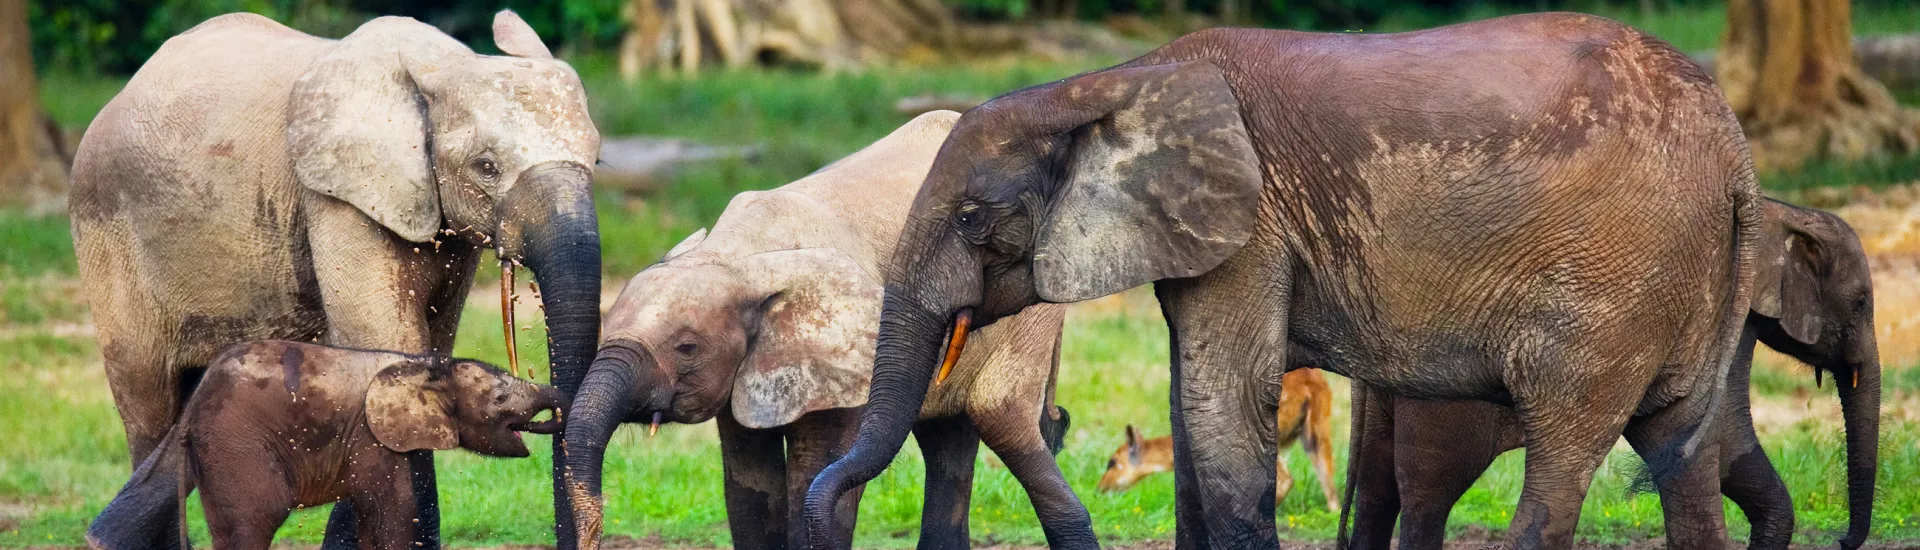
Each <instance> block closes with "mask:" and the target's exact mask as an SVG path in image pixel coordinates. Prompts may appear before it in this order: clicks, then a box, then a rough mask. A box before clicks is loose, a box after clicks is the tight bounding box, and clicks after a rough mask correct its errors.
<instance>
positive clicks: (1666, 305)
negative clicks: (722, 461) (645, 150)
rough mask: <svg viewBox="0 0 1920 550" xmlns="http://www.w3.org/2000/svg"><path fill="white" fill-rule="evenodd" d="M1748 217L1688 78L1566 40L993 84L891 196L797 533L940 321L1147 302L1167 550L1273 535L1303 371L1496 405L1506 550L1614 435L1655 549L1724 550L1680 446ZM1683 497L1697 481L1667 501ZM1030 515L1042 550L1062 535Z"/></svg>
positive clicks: (1728, 312) (1717, 114)
mask: <svg viewBox="0 0 1920 550" xmlns="http://www.w3.org/2000/svg"><path fill="white" fill-rule="evenodd" d="M1759 210H1760V206H1759V193H1758V190H1757V188H1756V186H1755V183H1754V180H1753V175H1752V161H1751V158H1750V156H1749V155H1748V153H1747V149H1746V145H1745V140H1744V137H1743V136H1742V134H1741V131H1740V126H1739V123H1738V121H1737V120H1735V119H1734V118H1733V116H1732V114H1731V112H1729V110H1728V109H1727V106H1726V104H1725V101H1724V100H1723V99H1722V98H1721V95H1720V92H1719V91H1718V90H1717V89H1716V88H1715V86H1714V85H1713V83H1712V81H1711V79H1710V78H1709V77H1708V75H1707V74H1706V73H1705V72H1704V71H1702V70H1701V69H1700V68H1699V67H1698V66H1696V65H1694V64H1693V63H1692V62H1691V61H1689V60H1688V59H1687V58H1686V56H1685V55H1683V54H1681V53H1680V52H1677V51H1675V50H1674V49H1673V48H1672V47H1670V46H1668V45H1666V44H1664V43H1662V42H1660V41H1658V40H1657V39H1654V38H1652V37H1650V36H1647V35H1645V34H1644V33H1640V32H1638V31H1635V30H1633V29H1631V28H1628V27H1625V26H1623V25H1620V24H1618V23H1614V22H1611V21H1607V20H1605V19H1601V18H1597V17H1593V16H1587V15H1579V14H1536V15H1523V16H1513V17H1503V18H1498V19H1491V20H1487V21H1481V22H1475V23H1467V24H1461V25H1454V26H1449V27H1443V28H1439V29H1433V30H1427V31H1418V32H1409V33H1399V34H1377V35H1369V34H1313V33H1297V32H1288V31H1269V30H1247V29H1215V30H1208V31H1202V32H1198V33H1194V34H1190V35H1187V36H1185V37H1182V38H1180V39H1177V40H1175V41H1174V42H1172V43H1170V44H1168V45H1166V46H1164V47H1162V48H1160V49H1158V50H1155V51H1154V52H1152V53H1149V54H1147V55H1146V56H1143V57H1141V58H1139V59H1136V60H1134V61H1131V62H1128V63H1126V64H1123V65H1120V66H1117V67H1114V68H1110V69H1104V70H1099V71H1092V72H1089V73H1085V74H1082V75H1079V76H1075V77H1072V78H1068V79H1065V80H1062V81H1059V82H1055V83H1050V84H1044V85H1040V86H1036V87H1033V88H1029V89H1026V90H1022V91H1018V92H1014V93H1011V94H1008V95H1005V96H1002V97H1000V98H997V99H995V100H993V101H989V102H987V103H986V104H983V105H982V106H980V107H978V108H976V109H974V110H972V111H969V112H968V113H967V114H966V115H964V116H963V117H962V118H961V120H960V121H959V122H958V123H956V125H955V128H954V131H953V134H952V136H951V137H949V138H948V141H947V143H946V144H945V145H944V146H943V148H942V152H941V154H940V156H939V157H938V158H937V159H936V160H935V161H934V164H933V167H932V168H931V170H930V172H929V175H928V178H927V182H926V184H925V185H924V186H923V187H922V188H921V191H920V196H918V197H916V199H915V203H914V206H913V209H912V214H911V215H910V216H909V218H908V222H907V227H906V230H905V231H904V232H903V233H902V237H901V241H900V244H899V245H897V246H896V247H895V251H896V255H895V258H894V260H893V261H892V262H891V265H892V267H893V270H892V271H889V272H888V273H887V279H886V281H887V282H886V294H885V298H884V305H883V310H882V313H881V316H880V333H879V338H878V343H877V345H876V352H875V367H874V379H873V391H872V394H871V399H870V400H869V402H868V404H867V411H866V414H865V416H864V418H863V419H862V426H861V434H860V438H859V440H858V441H857V442H856V443H855V445H854V448H853V450H852V451H851V452H849V454H848V456H847V458H846V459H843V460H842V461H840V462H838V463H835V464H834V465H833V466H830V467H829V468H828V469H827V470H825V471H823V472H822V473H821V475H820V476H819V478H818V479H817V480H816V481H815V482H814V486H813V487H812V488H811V490H810V494H809V497H808V509H807V515H808V518H809V521H810V526H811V527H812V528H814V529H822V530H823V529H825V528H826V525H827V524H826V523H825V522H826V520H827V519H828V516H827V513H826V510H825V508H826V506H827V504H828V503H830V502H832V501H833V500H834V499H836V498H837V496H838V495H839V494H841V492H843V491H846V490H848V489H851V488H853V487H855V486H857V485H859V484H861V483H864V482H866V481H867V480H870V479H872V478H873V477H874V476H875V475H877V474H879V473H880V471H881V470H883V469H884V468H885V466H886V464H887V463H888V462H889V461H891V460H892V458H893V457H894V455H895V454H896V453H897V452H898V450H899V448H900V446H901V444H902V443H903V442H904V440H905V438H906V436H907V435H908V432H909V431H910V430H911V424H910V423H908V422H905V421H904V420H903V419H904V418H907V415H904V414H903V413H904V412H905V411H911V410H917V409H919V408H920V406H921V404H922V403H923V401H924V400H925V399H926V392H925V390H924V388H925V387H926V385H927V382H928V380H929V379H931V378H932V377H933V372H932V371H933V370H934V369H935V368H936V367H937V366H938V365H939V364H940V361H941V354H942V350H943V348H942V345H943V342H945V340H946V336H947V334H948V332H950V327H951V326H953V323H954V322H955V321H954V320H955V319H956V318H957V315H958V314H959V313H960V312H962V311H969V310H970V311H972V312H973V314H972V315H973V319H974V320H975V321H977V322H979V323H992V322H993V321H994V320H995V319H996V318H997V317H998V316H1001V315H1007V314H1010V313H1013V312H1017V311H1020V310H1021V309H1022V308H1024V307H1026V306H1029V305H1032V304H1035V303H1040V302H1068V301H1076V300H1082V299H1087V298H1092V297H1096V296H1101V295H1105V294H1110V293H1113V292H1118V291H1120V290H1124V289H1126V288H1130V287H1133V286H1137V285H1140V284H1143V283H1148V282H1152V283H1154V291H1155V294H1156V296H1157V297H1158V298H1159V299H1160V302H1161V306H1162V311H1163V313H1164V316H1165V318H1166V319H1167V323H1168V327H1169V329H1170V330H1169V332H1170V334H1171V339H1172V343H1171V356H1172V371H1173V372H1172V374H1173V378H1174V385H1173V388H1172V391H1171V405H1172V406H1171V409H1172V426H1173V431H1174V433H1173V442H1174V451H1175V454H1176V456H1177V457H1178V458H1177V459H1176V460H1175V466H1176V471H1175V484H1176V499H1177V503H1176V510H1177V512H1176V514H1177V521H1178V527H1179V531H1178V533H1177V537H1176V544H1177V545H1178V546H1180V547H1182V548H1203V547H1212V546H1221V547H1229V548H1259V547H1272V546H1274V545H1276V544H1277V540H1276V536H1275V532H1274V528H1273V500H1272V498H1273V489H1274V485H1273V484H1274V480H1273V478H1272V477H1271V474H1270V473H1269V472H1271V471H1272V470H1271V464H1272V463H1273V459H1274V449H1273V441H1274V434H1273V426H1272V425H1271V424H1270V422H1271V420H1270V419H1271V418H1272V413H1271V411H1272V409H1271V407H1273V406H1274V403H1275V401H1276V396H1275V395H1274V394H1275V393H1276V392H1275V391H1274V389H1275V388H1276V387H1278V381H1279V378H1280V376H1281V374H1282V372H1284V371H1285V370H1286V369H1287V368H1297V367H1305V366H1312V367H1319V368H1323V369H1326V370H1330V371H1333V372H1336V373H1339V374H1343V375H1347V376H1349V377H1351V378H1354V379H1357V380H1361V381H1363V382H1365V383H1367V384H1371V385H1378V386H1380V387H1384V388H1388V389H1390V390H1393V391H1396V392H1400V393H1403V394H1406V395H1409V396H1413V397H1421V398H1436V399H1481V400H1488V401H1494V402H1501V403H1511V404H1515V405H1517V407H1518V409H1519V410H1520V411H1522V415H1521V416H1522V421H1523V423H1524V425H1525V426H1526V432H1527V435H1528V438H1529V440H1530V441H1534V442H1536V443H1539V445H1538V447H1539V449H1540V451H1538V452H1532V453H1528V455H1527V460H1528V464H1527V479H1526V488H1525V490H1524V495H1523V498H1522V502H1521V504H1520V506H1519V507H1518V508H1517V510H1516V513H1515V516H1514V521H1513V524H1512V526H1511V528H1510V529H1509V530H1508V533H1509V535H1510V536H1511V537H1512V539H1513V540H1512V542H1513V544H1515V545H1517V546H1520V547H1524V548H1565V547H1568V546H1569V545H1571V544H1572V537H1573V533H1574V526H1575V524H1576V522H1577V519H1578V517H1579V516H1578V514H1579V506H1580V502H1581V501H1582V500H1583V497H1584V495H1585V492H1586V488H1587V487H1588V485H1589V482H1590V480H1591V478H1592V474H1593V471H1594V469H1595V468H1597V467H1598V465H1599V463H1600V461H1601V460H1602V459H1603V458H1604V456H1605V453H1606V450H1607V448H1608V447H1609V446H1610V445H1611V444H1612V442H1613V441H1614V440H1615V439H1616V438H1617V437H1619V435H1621V434H1622V433H1623V432H1625V433H1626V434H1627V436H1628V437H1629V438H1630V439H1633V440H1635V441H1636V442H1637V444H1640V445H1643V446H1644V448H1646V449H1649V450H1651V451H1653V452H1652V453H1651V454H1654V455H1656V456H1655V459H1653V460H1650V462H1652V463H1654V464H1656V465H1658V466H1656V470H1655V473H1656V476H1655V477H1656V484H1658V485H1660V486H1661V487H1662V489H1663V491H1662V496H1663V499H1662V505H1663V508H1664V509H1665V511H1666V513H1667V519H1668V521H1667V524H1668V525H1670V526H1674V525H1684V526H1689V527H1696V528H1697V530H1690V529H1673V530H1671V531H1669V534H1670V539H1669V540H1670V541H1671V544H1673V545H1675V546H1676V547H1686V548H1707V547H1713V546H1715V545H1719V544H1724V543H1725V533H1724V527H1723V525H1724V521H1723V520H1722V518H1721V511H1720V504H1719V501H1718V498H1719V497H1718V494H1717V493H1718V491H1717V488H1718V487H1717V476H1713V474H1714V473H1715V470H1716V464H1715V463H1716V461H1714V460H1713V457H1714V456H1715V455H1716V454H1717V451H1715V450H1714V449H1713V448H1712V444H1713V443H1714V441H1712V438H1708V437H1705V434H1709V433H1711V431H1712V430H1711V429H1710V424H1712V421H1713V420H1714V416H1715V415H1714V414H1712V413H1715V412H1717V411H1718V408H1717V404H1718V402H1719V399H1720V398H1721V396H1722V394H1723V380H1724V373H1725V372H1726V366H1727V365H1728V364H1729V363H1730V362H1731V360H1732V358H1733V355H1734V351H1733V350H1734V349H1735V347H1736V344H1737V340H1738V338H1739V332H1740V322H1741V320H1742V319H1743V318H1744V315H1745V312H1746V311H1747V308H1748V305H1749V301H1750V299H1751V296H1750V289H1749V288H1748V281H1749V280H1750V279H1751V277H1752V273H1753V272H1754V269H1755V266H1754V265H1753V264H1752V259H1753V258H1754V256H1755V253H1756V251H1757V248H1758V242H1757V236H1758V229H1759V222H1760V212H1759ZM989 328H991V327H990V326H989ZM1689 458H1690V459H1692V460H1688V459H1689ZM1702 478H1706V479H1704V481H1700V480H1701V479H1702ZM1696 481H1699V482H1700V483H1703V484H1704V486H1707V487H1712V488H1714V489H1715V490H1714V491H1712V492H1711V493H1710V494H1709V493H1707V492H1702V491H1674V490H1672V489H1673V488H1676V487H1683V486H1685V487H1691V486H1692V485H1691V484H1692V483H1694V482H1696ZM1039 515H1040V519H1041V522H1042V524H1043V528H1044V529H1045V530H1046V532H1047V535H1048V541H1049V543H1050V544H1053V545H1056V546H1070V545H1080V544H1084V543H1082V542H1081V541H1083V540H1090V539H1091V536H1090V533H1088V532H1086V531H1084V530H1082V529H1081V528H1080V527H1079V526H1077V525H1073V524H1072V523H1070V522H1066V521H1057V520H1059V519H1060V518H1058V517H1051V516H1050V514H1048V513H1046V512H1044V511H1043V512H1042V513H1041V514H1039Z"/></svg>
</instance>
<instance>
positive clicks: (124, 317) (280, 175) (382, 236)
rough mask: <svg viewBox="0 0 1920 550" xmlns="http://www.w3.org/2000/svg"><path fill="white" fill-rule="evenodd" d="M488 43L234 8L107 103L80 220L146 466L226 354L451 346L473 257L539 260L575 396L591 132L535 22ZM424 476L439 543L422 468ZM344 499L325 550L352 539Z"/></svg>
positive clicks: (120, 398)
mask: <svg viewBox="0 0 1920 550" xmlns="http://www.w3.org/2000/svg"><path fill="white" fill-rule="evenodd" d="M493 32H494V42H495V44H496V45H498V46H499V47H500V49H501V50H502V51H504V52H506V54H507V55H504V56H487V55H478V54H475V53H473V51H471V50H469V49H468V48H467V47H466V46H465V45H463V44H461V43H460V42H458V41H456V40H454V39H453V38H452V37H449V36H447V35H446V34H444V33H441V32H440V31H439V30H437V29H434V28H433V27H431V26H429V25H426V24H424V23H420V22H418V21H414V20H412V19H408V18H402V17H382V18H379V19H375V20H373V21H370V22H368V23H366V24H364V25H361V26H360V27H359V28H358V29H357V30H355V31H354V32H353V33H352V34H349V35H347V36H346V37H345V38H343V39H340V40H330V39H323V38H317V37H313V36H309V35H307V34H304V33H301V32H298V31H295V30H292V29H289V28H287V27H285V26H282V25H280V24H279V23H275V22H273V21H272V20H269V19H267V18H265V17H261V16H258V15H253V14H245V13H241V14H228V15H223V16H219V17H215V18H213V19H210V20H207V21H206V22H203V23H201V24H200V25H198V26H195V27H194V28H192V29H190V30H188V31H186V32H184V33H181V34H180V35H179V36H176V37H174V38H172V39H170V40H168V41H167V42H166V44H165V45H163V46H162V47H161V48H160V50H159V51H158V52H156V53H155V54H154V55H153V57H152V58H151V59H149V60H148V61H147V63H146V64H145V65H144V66H142V67H141V68H140V70H139V72H137V73H135V74H134V76H133V78H132V79H131V80H130V81H128V83H127V85H126V87H125V88H124V89H123V90H121V92H120V93H119V94H118V95H116V96H115V97H114V98H113V100H112V101H110V102H109V103H108V104H107V105H106V107H105V108H103V109H101V111H100V114H99V115H98V116H97V117H95V118H94V119H93V122H92V124H91V125H90V126H89V127H88V129H87V132H86V136H85V137H84V138H83V139H82V140H81V142H80V145H79V148H78V151H77V153H76V154H75V159H74V169H73V189H72V198H71V201H70V205H71V206H70V211H71V212H70V213H71V215H72V223H73V239H74V248H75V253H76V255H77V256H78V259H79V264H80V276H81V278H82V280H83V281H84V282H85V284H86V293H87V299H88V301H89V302H90V303H91V305H92V310H93V318H94V321H95V323H96V324H97V325H98V330H99V341H100V349H101V354H102V355H103V356H104V360H105V364H106V372H107V380H108V383H109V385H110V386H111V389H112V391H113V397H114V404H115V407H116V408H117V409H118V410H119V412H120V417H121V421H122V422H123V423H124V427H125V429H126V433H127V446H128V448H129V451H131V454H132V459H133V463H134V464H136V465H138V464H140V463H141V462H142V460H144V459H145V458H146V457H147V455H148V454H149V453H150V452H151V451H152V450H153V449H154V448H155V447H156V446H157V445H158V444H159V442H160V440H161V439H162V438H163V437H164V436H165V435H166V433H167V430H168V428H169V426H171V425H172V424H173V422H174V419H175V418H176V412H177V411H178V409H179V407H180V405H181V402H182V401H183V400H185V399H186V396H188V395H189V394H191V393H192V390H193V387H194V386H195V384H196V383H197V381H198V379H199V378H200V377H201V376H203V375H204V372H205V367H206V365H207V364H208V361H210V360H212V359H213V358H214V355H215V354H217V353H218V352H219V351H220V350H221V349H223V348H224V347H225V346H228V345H232V344H234V343H237V342H244V341H251V340H272V339H277V340H295V341H315V342H324V343H328V344H333V345H339V346H346V347H354V348H365V349H381V350H390V351H398V352H405V353H411V354H431V355H447V354H449V353H451V350H452V346H453V339H454V332H455V329H456V328H457V326H458V324H459V317H460V310H461V307H462V306H463V305H464V303H465V300H466V297H467V293H468V289H469V287H470V286H472V283H473V274H474V271H475V269H476V267H477V266H478V263H479V261H480V255H481V251H482V250H483V249H484V248H493V249H495V251H496V253H497V254H498V256H499V257H500V258H502V259H503V262H511V263H513V264H524V265H525V266H526V267H528V268H530V269H531V270H532V272H533V275H534V277H535V279H536V281H537V282H538V283H539V290H541V291H542V299H543V306H544V311H545V313H546V320H547V326H548V327H549V329H550V332H549V335H550V336H551V348H550V349H551V353H552V377H553V381H554V383H555V384H556V385H557V386H558V387H559V388H560V390H561V391H562V392H564V393H567V394H569V395H570V394H571V392H572V390H573V389H574V388H575V387H576V386H577V385H578V383H579V380H580V377H581V376H583V375H585V373H586V367H587V365H588V364H589V363H590V362H591V361H592V357H593V351H594V348H595V346H596V344H597V341H598V340H599V328H600V323H599V319H600V309H599V305H600V304H599V294H600V245H599V239H600V237H599V227H598V222H597V218H596V214H595V212H594V208H593V200H592V193H591V188H590V180H591V179H592V168H591V167H592V166H593V165H594V163H595V159H596V157H597V155H598V154H599V153H598V152H599V142H600V136H599V132H598V130H596V129H595V128H594V125H593V121H592V119H590V118H589V117H588V114H587V101H586V96H585V94H584V92H583V89H582V87H581V85H580V79H579V76H578V75H577V74H575V72H574V70H573V69H572V67H570V66H568V65H567V64H566V63H565V62H562V61H559V60H557V59H554V58H553V57H552V55H551V53H550V52H549V51H548V50H547V47H546V46H545V45H543V44H541V42H540V38H539V36H537V35H535V34H534V31H533V29H532V28H530V27H528V26H527V24H526V23H525V22H524V21H522V20H521V19H520V18H519V17H518V16H516V15H514V14H513V12H510V11H502V12H500V13H499V14H497V15H496V17H495V19H494V25H493ZM503 271H504V273H503V281H508V282H510V281H511V280H512V278H511V276H510V273H511V265H509V264H503ZM555 439H556V441H555V442H554V443H555V444H556V445H557V444H558V443H559V441H558V439H559V438H555ZM554 454H555V455H559V454H560V453H558V452H555V453H554ZM414 473H415V475H416V476H418V479H416V480H415V481H416V482H417V484H416V487H418V490H419V492H418V493H417V494H415V495H414V499H413V500H414V502H417V503H419V504H420V505H421V510H420V511H419V519H420V522H421V525H422V528H421V529H420V530H419V535H420V537H421V538H420V540H419V541H417V542H420V543H421V547H424V548H434V547H437V546H438V531H439V527H438V525H439V515H438V513H437V511H436V510H435V507H436V506H437V504H436V503H437V496H436V490H435V486H434V483H433V472H432V469H431V468H422V469H416V470H415V472H414ZM554 476H555V486H554V488H555V491H556V493H555V494H556V495H559V494H560V492H559V490H560V484H559V470H558V469H557V468H556V469H555V470H554ZM565 504H566V501H565V500H564V499H558V498H556V500H555V506H557V507H559V510H558V511H557V513H559V514H560V516H561V517H563V518H564V517H567V516H568V514H569V510H567V509H566V508H565ZM350 507H351V506H350V505H343V506H340V507H337V508H341V510H337V511H336V512H335V515H334V516H333V520H332V523H331V524H330V525H329V527H328V532H329V533H330V534H331V535H330V536H329V543H328V547H329V548H340V547H350V546H351V545H352V537H353V533H354V532H355V530H354V529H353V527H352V525H351V520H352V519H353V517H354V516H353V514H352V512H351V511H348V510H344V509H345V508H350ZM556 531H557V532H559V533H560V537H561V545H562V547H563V548H568V547H570V545H571V540H570V539H569V538H568V535H569V534H570V533H571V531H570V530H561V529H556Z"/></svg>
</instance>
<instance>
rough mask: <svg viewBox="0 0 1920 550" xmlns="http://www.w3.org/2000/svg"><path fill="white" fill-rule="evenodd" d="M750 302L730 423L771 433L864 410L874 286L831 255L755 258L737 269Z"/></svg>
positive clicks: (876, 303)
mask: <svg viewBox="0 0 1920 550" xmlns="http://www.w3.org/2000/svg"><path fill="white" fill-rule="evenodd" d="M737 267H738V270H739V272H740V273H742V274H743V275H744V276H745V277H746V278H747V279H748V282H747V286H748V288H750V289H754V290H752V292H754V293H755V294H754V295H755V296H765V298H763V299H761V300H760V301H759V302H758V305H757V306H755V307H756V308H757V309H756V310H755V314H756V315H757V316H758V318H759V323H758V326H759V331H758V332H757V333H756V334H755V335H754V336H753V340H752V343H751V344H750V348H749V351H748V352H747V357H746V359H745V360H744V361H742V362H741V365H740V373H739V374H738V376H737V377H736V378H735V381H734V385H733V416H734V418H735V419H737V420H739V421H740V424H741V425H742V426H746V427H749V428H771V427H775V426H782V425H786V424H787V423H790V422H793V421H794V420H795V419H797V418H799V417H800V415H803V414H806V413H809V412H813V411H818V410H825V409H837V408H845V407H857V406H860V405H863V404H866V402H867V386H868V383H869V382H870V381H871V380H872V379H873V345H874V339H875V337H876V330H877V327H879V325H880V296H881V285H880V282H879V280H878V279H876V278H874V277H873V276H871V275H869V274H868V273H866V272H865V271H864V270H862V269H861V268H860V265H859V264H858V263H856V262H854V260H853V258H852V257H849V256H847V254H846V253H844V252H841V251H839V250H837V249H832V248H806V249H799V250H781V251H775V252H762V253H759V254H754V255H751V256H747V257H746V258H743V259H742V260H741V262H740V264H739V265H738V266H737Z"/></svg>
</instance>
